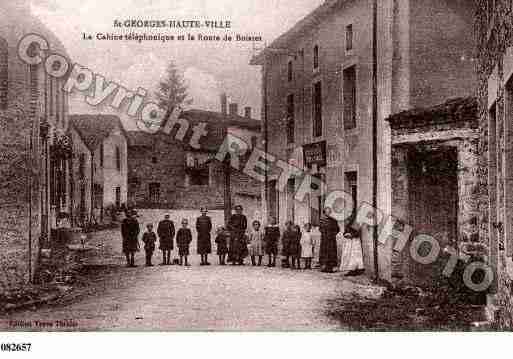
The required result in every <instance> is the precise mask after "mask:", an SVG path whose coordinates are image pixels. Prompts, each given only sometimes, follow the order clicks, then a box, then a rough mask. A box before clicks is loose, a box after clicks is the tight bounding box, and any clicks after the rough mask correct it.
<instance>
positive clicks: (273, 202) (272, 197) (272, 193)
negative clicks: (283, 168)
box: [268, 180, 280, 223]
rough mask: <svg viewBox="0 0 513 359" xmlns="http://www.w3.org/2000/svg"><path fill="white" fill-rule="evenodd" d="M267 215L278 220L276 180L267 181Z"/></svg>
mask: <svg viewBox="0 0 513 359" xmlns="http://www.w3.org/2000/svg"><path fill="white" fill-rule="evenodd" d="M268 191H269V215H270V217H271V218H274V219H276V222H277V223H279V222H280V196H279V192H278V181H276V180H275V181H271V182H269V189H268Z"/></svg>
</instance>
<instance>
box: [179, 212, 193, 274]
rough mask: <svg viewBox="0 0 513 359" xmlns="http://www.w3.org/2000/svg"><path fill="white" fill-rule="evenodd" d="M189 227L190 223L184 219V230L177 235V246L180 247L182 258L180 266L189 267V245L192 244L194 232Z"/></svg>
mask: <svg viewBox="0 0 513 359" xmlns="http://www.w3.org/2000/svg"><path fill="white" fill-rule="evenodd" d="M188 225H189V221H187V219H182V228H180V229H179V230H178V233H177V234H176V245H177V246H178V255H179V256H180V265H185V266H189V262H188V261H187V257H188V256H189V245H190V244H191V242H192V232H191V230H190V229H189V228H187V226H188ZM184 259H185V261H184Z"/></svg>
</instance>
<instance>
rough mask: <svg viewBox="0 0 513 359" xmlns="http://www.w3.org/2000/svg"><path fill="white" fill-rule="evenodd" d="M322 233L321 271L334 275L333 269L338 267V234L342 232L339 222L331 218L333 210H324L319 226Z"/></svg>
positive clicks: (327, 208)
mask: <svg viewBox="0 0 513 359" xmlns="http://www.w3.org/2000/svg"><path fill="white" fill-rule="evenodd" d="M319 230H320V232H321V248H320V253H319V262H320V264H321V271H322V272H325V273H333V268H335V267H336V266H337V263H338V256H337V234H338V232H340V227H339V225H338V222H337V221H336V220H335V219H334V218H332V217H331V208H329V207H326V208H325V209H324V215H323V217H322V218H321V222H320V224H319Z"/></svg>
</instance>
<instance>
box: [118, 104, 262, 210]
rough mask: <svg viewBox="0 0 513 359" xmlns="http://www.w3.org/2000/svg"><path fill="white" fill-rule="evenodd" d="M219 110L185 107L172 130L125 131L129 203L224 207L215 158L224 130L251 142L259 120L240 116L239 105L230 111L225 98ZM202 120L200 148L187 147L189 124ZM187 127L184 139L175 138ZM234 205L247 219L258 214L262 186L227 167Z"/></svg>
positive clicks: (221, 178) (256, 137)
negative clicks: (238, 206) (126, 134)
mask: <svg viewBox="0 0 513 359" xmlns="http://www.w3.org/2000/svg"><path fill="white" fill-rule="evenodd" d="M221 101H222V104H221V107H222V108H221V111H220V112H212V111H203V110H194V109H192V110H188V111H184V112H182V114H181V115H180V116H179V119H180V121H185V122H179V125H178V126H175V127H174V129H173V131H171V133H170V134H166V133H164V132H163V131H162V130H160V131H158V132H157V133H155V134H150V133H147V132H142V131H135V132H134V131H129V132H128V137H129V141H128V166H129V172H128V183H129V187H128V203H129V205H130V206H132V207H137V208H148V207H150V208H169V209H196V210H198V209H199V208H201V207H205V206H206V207H208V208H209V209H217V210H221V209H223V208H224V183H225V176H226V172H225V170H224V167H223V164H222V163H221V162H219V161H217V160H216V159H215V157H216V154H217V153H218V151H219V150H220V149H221V146H222V145H223V142H224V140H225V137H226V134H231V135H234V136H237V137H238V138H240V139H242V140H244V141H245V142H246V143H248V144H249V145H251V146H256V145H257V142H258V141H259V139H260V121H257V120H254V119H252V118H251V109H250V108H246V109H245V114H244V116H240V115H239V114H238V108H237V105H235V104H231V105H230V111H229V112H228V106H227V102H226V96H224V95H223V96H222V97H221ZM202 123H203V124H206V129H205V130H206V133H207V134H206V135H205V136H203V137H202V138H201V139H200V141H199V145H200V146H199V148H194V147H193V146H191V145H190V144H189V143H190V139H191V136H192V128H193V127H194V126H196V125H199V124H202ZM163 126H165V124H163ZM183 128H185V129H186V130H187V131H186V134H185V136H184V137H183V139H177V137H179V136H178V134H179V131H182V129H183ZM230 184H231V186H230V187H231V196H232V204H234V205H235V204H241V205H242V206H243V207H244V208H245V212H246V213H247V214H248V216H249V218H255V217H260V215H259V212H260V206H261V203H260V198H261V197H260V196H261V185H260V183H258V182H257V181H256V180H254V179H252V178H250V177H248V176H246V175H245V174H243V173H242V172H240V171H236V170H232V171H230Z"/></svg>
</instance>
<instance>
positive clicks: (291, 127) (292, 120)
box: [287, 95, 296, 143]
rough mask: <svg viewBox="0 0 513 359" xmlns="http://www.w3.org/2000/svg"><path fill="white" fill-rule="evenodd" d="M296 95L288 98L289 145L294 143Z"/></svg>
mask: <svg viewBox="0 0 513 359" xmlns="http://www.w3.org/2000/svg"><path fill="white" fill-rule="evenodd" d="M294 110H295V107H294V95H288V96H287V143H294V131H295V129H296V128H295V127H296V126H295V118H294Z"/></svg>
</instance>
